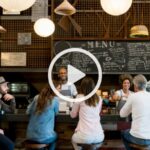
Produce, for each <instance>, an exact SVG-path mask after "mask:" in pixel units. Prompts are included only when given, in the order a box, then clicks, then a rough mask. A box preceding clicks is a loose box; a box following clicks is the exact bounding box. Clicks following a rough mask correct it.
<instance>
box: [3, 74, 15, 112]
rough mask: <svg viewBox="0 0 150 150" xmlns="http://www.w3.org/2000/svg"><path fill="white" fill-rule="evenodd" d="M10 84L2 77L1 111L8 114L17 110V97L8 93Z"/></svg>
mask: <svg viewBox="0 0 150 150" xmlns="http://www.w3.org/2000/svg"><path fill="white" fill-rule="evenodd" d="M7 84H8V82H6V81H5V78H4V77H2V76H0V109H1V111H4V112H6V113H14V112H15V108H16V101H15V97H14V96H13V95H11V94H9V93H8V90H9V88H8V85H7Z"/></svg>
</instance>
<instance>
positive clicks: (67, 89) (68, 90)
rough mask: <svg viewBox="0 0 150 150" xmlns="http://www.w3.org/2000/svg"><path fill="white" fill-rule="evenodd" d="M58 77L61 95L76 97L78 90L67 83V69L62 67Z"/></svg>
mask: <svg viewBox="0 0 150 150" xmlns="http://www.w3.org/2000/svg"><path fill="white" fill-rule="evenodd" d="M58 77H59V80H60V84H61V91H60V93H61V94H62V95H64V96H70V97H76V95H77V89H76V87H75V85H74V84H71V83H68V82H67V68H65V67H61V68H60V69H59V71H58Z"/></svg>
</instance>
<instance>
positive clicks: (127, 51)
mask: <svg viewBox="0 0 150 150" xmlns="http://www.w3.org/2000/svg"><path fill="white" fill-rule="evenodd" d="M74 47H78V48H83V49H85V50H87V51H89V52H91V53H92V54H93V55H95V56H96V57H97V59H98V61H99V63H100V64H101V67H102V71H103V73H104V74H119V73H120V74H121V73H124V72H126V73H133V74H136V73H143V74H148V73H150V42H149V41H137V42H136V41H56V42H55V43H54V50H55V51H54V53H55V55H56V54H58V53H59V52H61V51H63V50H65V49H68V48H74ZM67 64H72V65H74V66H75V67H77V68H78V69H81V70H82V71H84V72H85V73H96V71H97V70H96V68H95V64H94V62H93V61H92V60H90V59H89V58H88V57H86V56H84V55H81V54H79V53H72V54H70V53H69V54H66V55H65V56H64V57H61V58H60V59H59V60H58V62H57V63H56V65H55V68H56V70H57V69H58V68H59V67H60V66H65V65H67Z"/></svg>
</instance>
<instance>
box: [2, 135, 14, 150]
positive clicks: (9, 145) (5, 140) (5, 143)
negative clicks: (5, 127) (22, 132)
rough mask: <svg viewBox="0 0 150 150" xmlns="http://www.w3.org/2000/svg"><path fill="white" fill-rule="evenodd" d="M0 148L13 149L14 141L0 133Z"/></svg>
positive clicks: (3, 149)
mask: <svg viewBox="0 0 150 150" xmlns="http://www.w3.org/2000/svg"><path fill="white" fill-rule="evenodd" d="M0 149H2V150H14V143H13V142H12V141H11V140H10V139H9V138H7V137H6V136H5V135H3V134H0Z"/></svg>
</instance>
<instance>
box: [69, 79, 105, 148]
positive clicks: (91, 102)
mask: <svg viewBox="0 0 150 150" xmlns="http://www.w3.org/2000/svg"><path fill="white" fill-rule="evenodd" d="M94 87H95V84H94V81H93V79H92V78H89V77H85V78H84V79H83V80H82V82H81V85H80V89H81V91H80V93H81V94H80V95H78V96H77V97H83V96H86V95H88V94H89V93H90V92H91V91H92V90H93V89H94ZM101 108H102V99H101V98H100V97H98V96H97V94H94V95H93V96H92V97H91V98H89V99H87V100H85V101H82V102H77V103H75V104H74V105H73V107H72V111H71V113H70V115H71V117H72V118H75V117H77V116H78V115H79V122H78V125H77V127H76V129H75V133H74V134H73V136H72V144H73V147H74V149H75V150H80V149H81V147H79V146H78V145H77V143H86V144H94V143H100V142H102V141H103V140H104V133H103V129H102V126H101V123H100V112H101Z"/></svg>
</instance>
